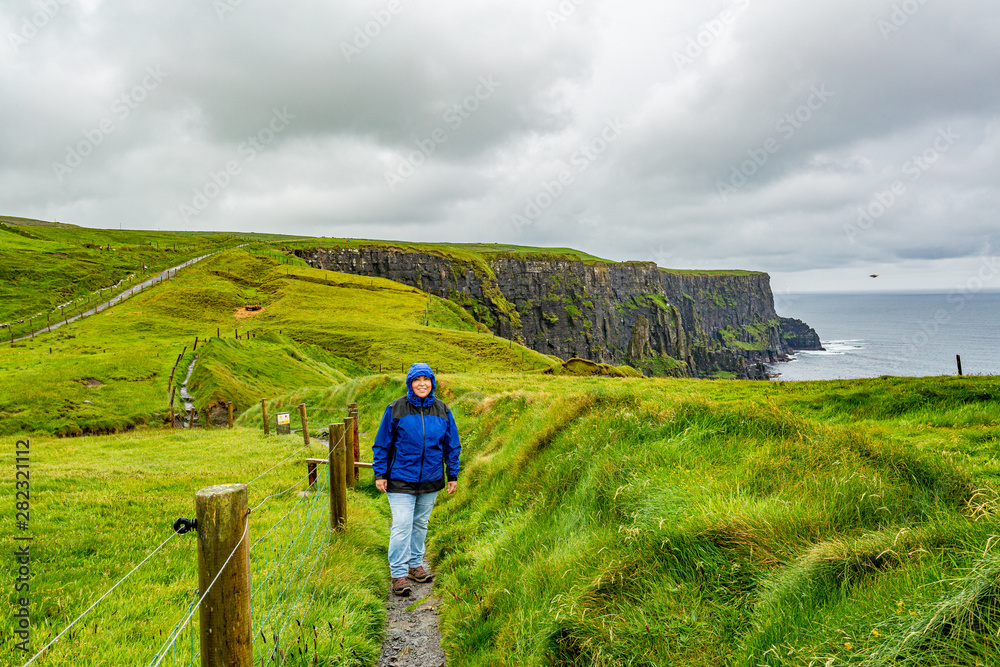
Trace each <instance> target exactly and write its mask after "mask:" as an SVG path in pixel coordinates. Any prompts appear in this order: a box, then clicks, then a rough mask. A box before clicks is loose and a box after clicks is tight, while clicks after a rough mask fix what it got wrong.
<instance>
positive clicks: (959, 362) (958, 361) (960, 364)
mask: <svg viewBox="0 0 1000 667" xmlns="http://www.w3.org/2000/svg"><path fill="white" fill-rule="evenodd" d="M955 363H957V364H958V375H959V377H961V376H962V355H960V354H956V355H955Z"/></svg>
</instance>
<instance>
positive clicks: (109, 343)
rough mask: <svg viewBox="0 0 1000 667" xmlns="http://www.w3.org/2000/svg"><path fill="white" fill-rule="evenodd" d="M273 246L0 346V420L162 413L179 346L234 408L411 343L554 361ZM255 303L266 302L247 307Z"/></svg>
mask: <svg viewBox="0 0 1000 667" xmlns="http://www.w3.org/2000/svg"><path fill="white" fill-rule="evenodd" d="M276 257H278V256H276V255H275V251H274V250H273V249H271V248H270V246H267V245H252V246H250V247H248V248H244V249H233V250H227V251H224V252H221V253H220V254H218V255H217V256H215V257H212V258H209V259H206V260H203V261H202V262H200V263H198V264H195V265H193V266H191V267H188V268H187V269H184V270H183V271H181V272H179V273H178V274H177V276H176V277H175V278H173V279H171V280H170V281H167V282H164V283H160V284H158V285H156V286H154V287H153V288H151V289H150V290H148V291H144V292H141V293H140V294H138V295H137V296H135V297H133V298H131V299H129V300H127V301H126V302H124V303H122V304H121V305H119V306H116V307H114V308H112V309H111V310H108V311H102V312H101V313H100V314H98V315H96V316H92V317H88V318H86V319H83V320H78V321H76V322H72V323H70V324H69V325H67V326H64V327H61V328H59V329H56V330H55V331H53V332H51V333H44V334H42V335H39V336H36V337H34V338H32V339H29V340H26V341H22V342H19V343H17V344H15V345H14V346H9V345H3V346H0V373H2V374H3V375H4V376H5V378H6V379H7V381H6V382H4V383H3V385H2V386H0V433H7V434H10V433H51V434H59V435H80V434H84V433H108V432H114V431H120V430H126V429H129V428H132V427H134V426H136V425H139V424H149V425H158V424H159V425H163V424H167V423H168V421H169V420H168V417H167V408H168V402H169V393H168V381H169V379H170V374H171V370H172V369H173V367H174V364H175V362H176V361H177V358H178V355H179V354H181V353H182V352H183V353H184V357H183V359H182V360H181V361H180V363H179V364H178V365H177V369H178V370H177V375H178V378H183V377H184V374H185V370H186V368H187V367H188V365H189V364H190V362H191V361H192V360H193V359H194V355H195V354H198V355H199V360H200V363H199V364H197V365H196V367H195V373H194V375H193V376H192V378H191V392H192V394H193V395H194V396H195V399H196V400H195V405H196V407H197V408H198V409H202V408H205V407H207V406H209V404H212V403H216V402H225V401H233V402H234V404H235V406H236V409H237V411H242V410H245V409H246V408H247V407H248V405H250V404H252V403H256V402H257V401H259V400H260V399H261V398H262V397H266V396H269V395H276V394H280V393H285V392H287V391H289V390H292V389H298V388H300V387H307V386H326V385H328V384H330V383H333V382H340V381H342V380H344V379H346V378H347V377H354V376H358V375H363V374H367V373H371V372H378V371H380V370H381V371H385V372H390V371H392V372H400V369H401V368H402V367H403V366H407V367H408V366H409V364H410V363H411V360H412V359H413V358H414V357H415V356H420V357H421V358H423V359H424V360H426V361H428V362H430V363H433V364H435V366H436V367H438V368H439V369H441V370H442V371H446V372H447V371H451V372H455V371H466V370H468V371H476V372H484V373H488V372H494V373H495V372H501V371H507V370H510V369H520V370H525V371H527V370H542V369H546V368H549V367H550V366H552V365H553V364H554V362H553V361H552V360H551V359H550V358H549V357H545V356H543V355H541V354H539V353H537V352H534V351H532V350H529V349H526V348H524V347H521V346H520V345H517V344H516V343H512V342H511V341H508V340H504V339H500V338H495V337H493V336H492V335H491V334H488V333H483V330H482V327H481V326H478V325H476V324H475V323H474V322H473V320H472V318H471V317H470V316H469V315H468V314H467V313H466V312H465V311H463V310H462V309H461V308H458V307H457V306H455V305H454V304H452V303H450V302H448V301H444V300H442V299H439V298H437V297H429V296H428V295H427V294H425V293H423V292H420V291H418V290H416V289H414V288H411V287H406V286H404V285H400V284H398V283H393V282H391V281H387V280H380V279H370V278H360V277H357V276H349V275H343V274H334V273H330V272H327V271H320V270H317V269H312V268H309V267H307V266H304V265H302V263H301V262H296V261H292V262H291V263H289V264H282V263H279V262H278V261H277V259H276ZM250 303H258V304H261V305H262V306H263V308H262V309H261V310H259V311H252V312H247V311H245V309H244V307H245V306H246V305H247V304H250ZM237 335H238V336H239V338H238V339H237ZM195 337H198V338H199V347H198V349H197V350H194V349H193V348H194V343H195ZM205 341H208V344H207V345H204V343H205Z"/></svg>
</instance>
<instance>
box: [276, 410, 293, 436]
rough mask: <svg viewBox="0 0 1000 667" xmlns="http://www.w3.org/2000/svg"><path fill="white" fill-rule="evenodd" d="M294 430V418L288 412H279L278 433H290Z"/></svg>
mask: <svg viewBox="0 0 1000 667" xmlns="http://www.w3.org/2000/svg"><path fill="white" fill-rule="evenodd" d="M291 432H292V420H291V418H289V416H288V413H287V412H279V413H278V435H290V434H291Z"/></svg>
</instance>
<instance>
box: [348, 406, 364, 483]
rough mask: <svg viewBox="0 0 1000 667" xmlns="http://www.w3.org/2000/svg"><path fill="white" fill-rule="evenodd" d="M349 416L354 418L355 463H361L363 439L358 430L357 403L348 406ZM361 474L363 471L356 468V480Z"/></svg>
mask: <svg viewBox="0 0 1000 667" xmlns="http://www.w3.org/2000/svg"><path fill="white" fill-rule="evenodd" d="M347 414H348V415H349V416H351V417H354V460H355V461H360V460H361V437H360V433H359V432H358V430H359V429H358V404H357V403H351V404H350V405H348V406H347ZM360 472H361V471H360V470H359V469H358V467H357V466H354V479H357V478H358V474H359V473H360Z"/></svg>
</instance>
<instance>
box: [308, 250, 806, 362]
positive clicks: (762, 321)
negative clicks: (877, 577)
mask: <svg viewBox="0 0 1000 667" xmlns="http://www.w3.org/2000/svg"><path fill="white" fill-rule="evenodd" d="M295 252H296V254H297V255H299V256H300V257H302V258H303V259H304V260H305V261H306V262H308V263H309V264H310V265H311V266H314V267H317V268H322V269H327V270H331V271H340V272H343V273H353V274H358V275H369V276H380V277H383V278H388V279H390V280H395V281H397V282H401V283H405V284H407V285H412V286H414V287H418V288H420V289H422V290H424V291H427V292H430V293H432V294H435V295H437V296H440V297H444V298H447V299H451V300H452V301H455V302H457V303H459V304H460V305H462V306H464V307H465V308H466V309H467V310H469V312H471V313H472V314H473V315H474V316H475V318H476V319H477V320H478V321H480V322H482V323H484V324H486V325H487V326H488V327H489V328H490V329H491V330H492V331H493V332H494V333H496V334H497V335H499V336H504V337H508V338H514V339H517V340H519V341H521V342H522V343H523V344H525V345H527V346H528V347H531V348H533V349H535V350H538V351H539V352H543V353H545V354H552V355H555V356H558V357H561V358H563V359H569V358H571V357H581V358H585V359H591V360H594V361H599V362H603V363H610V364H629V365H631V366H633V367H635V368H638V369H641V370H642V371H643V372H644V373H647V374H653V375H675V376H694V377H699V376H711V375H717V376H728V377H749V378H764V377H766V374H765V372H764V367H763V364H764V363H766V362H773V361H778V360H781V359H783V358H784V356H785V355H786V354H787V353H788V352H790V351H791V350H792V349H793V348H796V347H818V346H819V337H818V336H816V332H815V331H813V330H812V329H810V328H809V327H808V326H807V325H805V324H804V323H802V322H800V321H799V320H791V319H786V318H781V317H778V315H777V314H776V313H775V312H774V299H773V296H772V294H771V287H770V279H769V277H768V275H767V274H766V273H749V272H728V273H722V272H720V273H682V272H672V271H666V270H663V269H660V268H658V267H657V266H656V265H655V264H653V263H651V262H623V263H614V262H598V263H584V262H582V261H573V260H568V259H563V258H546V257H530V256H529V257H527V258H526V257H523V256H513V255H504V254H495V255H491V256H489V258H488V259H487V260H486V261H485V262H477V261H461V260H456V259H454V258H449V257H442V256H438V255H436V254H431V253H427V252H414V251H409V250H402V249H397V248H391V247H385V246H375V245H370V246H365V245H361V246H349V247H335V248H330V249H323V248H318V249H313V250H296V251H295Z"/></svg>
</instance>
